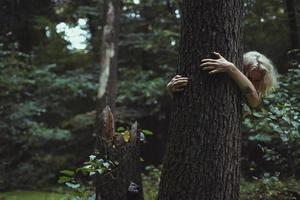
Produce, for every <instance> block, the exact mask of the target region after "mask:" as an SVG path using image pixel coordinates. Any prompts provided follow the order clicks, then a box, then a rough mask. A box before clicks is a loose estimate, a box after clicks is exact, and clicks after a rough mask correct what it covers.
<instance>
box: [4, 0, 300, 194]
mask: <svg viewBox="0 0 300 200" xmlns="http://www.w3.org/2000/svg"><path fill="white" fill-rule="evenodd" d="M291 3H292V4H294V5H292V6H289V5H290V4H291ZM244 7H245V16H244V49H245V51H249V50H257V51H259V52H261V53H263V54H265V55H267V56H268V57H269V58H270V59H271V60H272V61H273V62H274V65H275V66H276V68H277V70H278V72H279V73H280V77H279V80H280V88H278V89H277V91H275V92H274V94H272V95H271V96H270V97H268V98H265V99H264V102H263V106H262V108H261V109H259V110H255V111H253V112H252V115H246V116H245V120H244V128H243V151H242V156H243V162H242V175H243V178H244V179H247V180H252V179H253V177H258V178H262V177H265V179H264V180H269V181H270V177H273V178H274V177H275V178H277V179H276V180H281V179H287V178H292V180H299V178H300V133H299V125H300V113H299V112H300V89H299V88H300V67H299V57H300V55H299V54H300V53H299V38H300V35H299V32H300V30H299V29H300V28H299V22H300V18H299V16H300V13H299V12H300V1H288V0H286V1H282V0H264V1H258V0H245V1H244ZM288 13H289V14H288ZM103 15H104V14H103V1H101V0H86V1H83V0H73V1H71V0H39V1H37V0H1V2H0V22H1V24H0V26H1V27H0V31H1V33H0V70H1V74H0V190H2V191H7V190H13V189H18V188H23V189H24V188H25V189H34V188H44V187H48V186H52V185H55V184H56V182H57V178H58V176H59V173H58V172H59V171H60V170H62V169H67V168H70V169H74V168H76V167H78V166H79V165H80V164H81V163H82V162H83V161H85V160H86V159H87V158H88V156H89V155H90V154H91V153H92V152H93V150H94V145H95V144H94V141H95V127H94V126H95V116H96V111H95V109H96V94H97V88H98V77H99V59H100V52H99V51H100V46H101V36H102V31H103V29H102V28H103ZM76 27H77V30H78V29H79V28H80V29H81V30H82V36H83V38H84V39H83V41H82V44H81V45H79V47H78V46H76V45H75V43H76V41H74V40H76V39H74V37H72V36H70V35H69V34H71V33H74V34H78V31H76V30H75V29H76ZM72 28H73V29H72ZM297 30H298V31H297ZM179 33H180V1H177V0H140V1H138V0H134V1H132V0H124V1H123V2H122V13H121V18H120V33H119V38H120V39H119V40H120V41H119V58H118V78H117V81H118V83H117V88H118V94H117V98H116V102H117V109H116V121H117V127H124V128H127V127H129V126H130V125H131V124H132V123H133V122H134V121H137V122H138V123H139V125H140V128H141V129H144V130H145V131H144V132H145V133H148V134H147V136H146V143H144V144H143V146H142V158H143V161H142V163H143V166H144V167H146V166H149V165H154V166H156V167H158V166H159V165H160V164H161V160H162V157H163V152H164V147H165V141H166V139H167V132H168V126H169V115H170V112H171V110H170V107H171V106H170V104H171V102H172V99H171V95H170V94H169V93H168V91H167V90H166V84H167V82H168V81H169V80H170V79H171V78H172V76H174V75H175V69H176V67H177V63H178V48H179ZM77 40H78V39H77ZM297 49H298V50H297ZM248 112H251V111H249V110H248ZM146 169H152V168H149V167H146ZM146 171H147V170H146ZM146 173H147V172H146ZM151 173H152V172H151ZM151 173H150V174H151ZM145 180H146V181H150V182H151V180H150V179H149V180H148V179H147V178H146V179H145ZM152 181H153V180H152ZM271 181H272V179H271ZM277 183H278V182H276V184H277ZM298 184H299V183H298ZM299 186H300V184H299V185H298V189H299V188H300V187H299ZM278 187H279V186H278ZM279 188H280V187H279ZM293 190H296V191H297V189H293ZM299 191H300V189H299V190H298V192H299Z"/></svg>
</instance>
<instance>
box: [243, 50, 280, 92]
mask: <svg viewBox="0 0 300 200" xmlns="http://www.w3.org/2000/svg"><path fill="white" fill-rule="evenodd" d="M243 66H244V70H245V74H246V76H247V77H248V78H249V79H250V80H251V79H252V78H251V74H250V72H251V70H252V69H254V68H256V69H260V70H263V71H264V72H265V75H264V78H263V80H262V81H261V82H260V83H259V87H258V88H257V90H258V92H259V93H260V94H262V95H263V96H266V95H268V94H269V93H270V92H272V91H273V90H274V89H275V88H276V87H277V71H276V69H275V67H274V65H273V63H272V61H271V60H270V59H268V58H267V57H266V56H264V55H263V54H261V53H259V52H257V51H249V52H247V53H245V54H244V57H243ZM251 81H252V80H251Z"/></svg>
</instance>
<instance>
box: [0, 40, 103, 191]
mask: <svg viewBox="0 0 300 200" xmlns="http://www.w3.org/2000/svg"><path fill="white" fill-rule="evenodd" d="M0 55H1V57H2V60H1V64H0V68H1V74H0V88H1V90H0V97H1V98H0V105H1V106H0V114H1V121H0V132H1V136H0V141H1V142H3V143H2V145H1V147H0V155H1V161H0V166H1V168H0V189H1V188H7V187H8V188H9V187H14V186H15V185H19V186H23V187H28V186H30V185H31V184H36V185H39V184H45V183H47V182H49V180H51V179H52V180H53V179H54V178H55V176H56V175H55V174H56V172H55V171H58V170H59V168H60V167H61V166H62V165H64V164H65V162H66V161H67V160H68V158H70V156H67V155H65V158H64V159H61V157H60V155H59V154H60V153H61V152H60V150H63V149H64V147H62V146H61V147H60V148H57V149H49V148H48V147H49V146H51V145H62V143H63V142H70V140H72V133H71V132H70V130H69V129H65V128H63V127H62V126H61V125H60V123H61V120H62V119H65V118H68V117H72V116H73V115H74V114H76V113H78V112H82V111H84V110H87V109H90V108H89V106H88V105H87V106H77V105H76V104H78V103H79V104H80V101H87V100H88V101H90V102H93V99H90V96H92V94H94V92H95V90H96V86H97V85H96V84H94V83H93V82H92V81H91V79H90V75H86V74H85V73H80V70H77V71H69V72H66V73H64V74H59V73H58V71H59V70H58V69H59V66H57V65H56V64H47V65H40V66H37V65H35V64H33V63H32V61H31V58H32V57H30V56H29V55H27V54H24V53H21V52H19V51H17V50H16V45H14V44H12V45H10V46H9V47H6V46H5V45H3V44H2V43H1V44H0ZM77 73H79V75H77V76H76V77H75V76H74V74H77ZM75 98H76V99H77V102H76V103H74V99H75ZM92 104H93V103H92ZM74 105H75V108H76V109H74ZM82 105H86V104H82ZM91 140H92V138H91ZM10 152H14V153H13V155H14V156H11V155H12V153H10ZM63 152H64V153H65V150H63ZM72 157H73V156H72ZM41 158H48V159H49V160H47V159H41ZM16 162H17V163H18V162H21V163H18V164H17V166H18V167H15V165H16ZM49 163H51V164H50V166H49V167H40V166H45V165H49ZM70 163H72V162H70ZM21 173H24V174H25V175H24V177H23V175H22V176H19V175H20V174H21ZM14 177H19V178H18V180H17V181H14V180H15V178H14ZM40 177H42V178H40Z"/></svg>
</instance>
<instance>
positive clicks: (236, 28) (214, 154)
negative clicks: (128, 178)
mask: <svg viewBox="0 0 300 200" xmlns="http://www.w3.org/2000/svg"><path fill="white" fill-rule="evenodd" d="M242 17H243V2H242V0H209V1H199V0H185V1H182V14H181V19H182V24H181V42H180V58H179V67H178V70H177V73H178V74H181V75H183V76H187V77H188V78H189V84H188V85H187V87H186V89H185V91H184V92H182V93H177V94H175V95H174V99H173V109H172V111H173V112H172V116H171V124H170V129H169V138H168V140H169V141H168V144H167V149H166V155H165V158H164V162H163V170H162V174H161V182H160V189H159V195H158V196H159V197H158V199H159V200H169V199H170V200H173V199H185V200H193V199H195V200H196V199H197V200H201V199H203V200H238V199H239V181H240V171H239V168H240V146H241V135H240V131H241V95H240V91H239V89H238V87H237V85H236V84H235V83H234V82H233V81H232V80H231V79H230V78H229V77H228V75H227V74H224V73H222V74H216V75H208V74H207V72H204V71H201V70H200V69H199V65H200V60H201V59H203V58H207V57H211V52H213V51H217V52H219V53H221V55H223V56H224V57H225V58H227V59H228V60H230V61H232V62H233V63H235V64H236V66H239V67H240V66H241V53H242V43H241V39H242V34H241V33H242V28H241V22H242Z"/></svg>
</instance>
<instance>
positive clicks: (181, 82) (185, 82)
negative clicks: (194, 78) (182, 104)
mask: <svg viewBox="0 0 300 200" xmlns="http://www.w3.org/2000/svg"><path fill="white" fill-rule="evenodd" d="M187 83H188V81H186V80H183V81H175V82H174V83H173V85H175V86H176V85H180V84H187Z"/></svg>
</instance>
